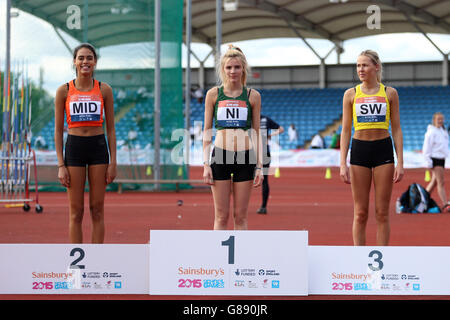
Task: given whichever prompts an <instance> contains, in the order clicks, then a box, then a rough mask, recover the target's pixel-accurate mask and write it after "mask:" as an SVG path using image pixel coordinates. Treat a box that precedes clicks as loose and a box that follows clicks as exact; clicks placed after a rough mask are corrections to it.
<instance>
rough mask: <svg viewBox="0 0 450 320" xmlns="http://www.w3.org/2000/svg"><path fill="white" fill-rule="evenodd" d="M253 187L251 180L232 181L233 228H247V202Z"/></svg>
mask: <svg viewBox="0 0 450 320" xmlns="http://www.w3.org/2000/svg"><path fill="white" fill-rule="evenodd" d="M252 188H253V180H249V181H242V182H234V183H233V209H234V210H233V211H234V229H235V230H247V228H248V225H247V217H248V203H249V201H250V195H251V192H252Z"/></svg>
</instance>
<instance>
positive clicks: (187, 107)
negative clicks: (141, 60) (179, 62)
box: [184, 0, 192, 177]
mask: <svg viewBox="0 0 450 320" xmlns="http://www.w3.org/2000/svg"><path fill="white" fill-rule="evenodd" d="M191 27H192V0H186V31H185V32H186V47H187V55H186V74H185V76H186V81H185V82H186V83H185V85H186V87H185V91H184V122H185V123H184V129H185V131H184V133H185V135H184V151H185V152H184V156H185V158H184V163H185V164H186V170H187V176H188V177H189V158H190V157H189V151H190V147H191V141H190V140H191V139H190V138H191V136H190V134H189V131H190V126H191V36H192V28H191Z"/></svg>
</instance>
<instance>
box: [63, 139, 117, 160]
mask: <svg viewBox="0 0 450 320" xmlns="http://www.w3.org/2000/svg"><path fill="white" fill-rule="evenodd" d="M108 163H109V152H108V146H107V144H106V138H105V135H104V134H100V135H97V136H89V137H84V136H74V135H70V134H69V135H67V141H66V150H65V155H64V164H65V165H66V166H67V167H85V166H86V165H91V164H108Z"/></svg>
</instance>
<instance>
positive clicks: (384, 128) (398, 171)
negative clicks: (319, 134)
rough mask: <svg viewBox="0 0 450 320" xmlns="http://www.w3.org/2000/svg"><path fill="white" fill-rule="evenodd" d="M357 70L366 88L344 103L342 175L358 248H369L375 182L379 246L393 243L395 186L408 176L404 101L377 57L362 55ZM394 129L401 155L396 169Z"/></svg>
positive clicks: (346, 97)
mask: <svg viewBox="0 0 450 320" xmlns="http://www.w3.org/2000/svg"><path fill="white" fill-rule="evenodd" d="M356 69H357V73H358V77H359V79H360V81H361V84H359V85H358V86H356V88H350V89H348V90H347V91H346V92H345V94H344V99H343V115H342V132H341V153H340V176H341V179H342V180H343V181H344V182H345V183H351V188H352V195H353V203H354V218H353V243H354V245H365V244H366V225H367V220H368V215H369V195H370V188H371V185H372V180H373V185H374V190H375V218H376V222H377V236H376V244H377V245H380V246H385V245H388V243H389V235H390V226H389V203H390V199H391V194H392V187H393V183H395V182H399V181H400V180H401V179H402V177H403V174H404V171H403V135H402V130H401V128H400V113H399V99H398V94H397V91H396V90H395V89H394V88H392V87H385V86H384V85H383V84H382V83H381V72H382V65H381V61H380V59H379V57H378V54H377V53H376V52H374V51H371V50H366V51H363V52H362V53H361V54H360V55H359V56H358V59H357V65H356ZM352 119H353V126H354V129H355V132H354V135H353V139H352V145H351V151H350V170H349V168H348V167H347V153H348V150H349V144H350V138H351V132H352ZM389 124H390V125H391V130H392V138H393V140H394V146H395V151H396V154H397V165H396V166H395V165H394V153H393V148H392V140H391V137H390V135H389Z"/></svg>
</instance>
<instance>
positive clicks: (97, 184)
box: [55, 43, 117, 243]
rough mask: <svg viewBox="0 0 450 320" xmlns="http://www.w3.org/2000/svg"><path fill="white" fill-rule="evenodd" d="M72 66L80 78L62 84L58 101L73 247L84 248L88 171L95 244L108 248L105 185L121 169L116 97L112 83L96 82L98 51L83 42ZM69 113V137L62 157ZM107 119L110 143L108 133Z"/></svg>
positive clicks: (58, 139) (58, 141)
mask: <svg viewBox="0 0 450 320" xmlns="http://www.w3.org/2000/svg"><path fill="white" fill-rule="evenodd" d="M73 63H74V66H75V71H76V75H77V77H76V79H74V80H71V81H70V82H68V83H65V84H63V85H61V86H60V87H59V88H58V90H57V91H56V97H55V148H56V155H57V158H58V178H59V180H60V182H61V184H62V185H63V186H65V187H66V188H67V192H68V195H69V240H70V242H71V243H82V242H83V233H82V221H83V214H84V186H85V182H86V166H87V176H88V181H89V208H90V213H91V219H92V238H91V239H92V243H103V240H104V234H105V225H104V199H105V191H106V185H107V184H109V183H111V182H112V181H113V180H114V178H115V176H116V170H117V168H116V134H115V128H114V101H113V92H112V89H111V87H110V86H109V85H108V84H106V83H101V82H99V81H97V80H95V79H94V78H93V75H94V69H95V66H96V64H97V54H96V52H95V48H94V47H93V46H91V45H90V44H87V43H83V44H81V45H79V46H78V47H77V48H75V50H74V54H73ZM64 113H65V114H66V118H67V125H68V136H67V141H66V145H65V154H64V155H63V128H64ZM103 114H104V116H105V120H106V121H105V123H106V130H107V138H108V141H106V139H105V134H104V130H103ZM108 147H109V150H108ZM108 151H109V152H108Z"/></svg>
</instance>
